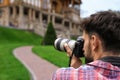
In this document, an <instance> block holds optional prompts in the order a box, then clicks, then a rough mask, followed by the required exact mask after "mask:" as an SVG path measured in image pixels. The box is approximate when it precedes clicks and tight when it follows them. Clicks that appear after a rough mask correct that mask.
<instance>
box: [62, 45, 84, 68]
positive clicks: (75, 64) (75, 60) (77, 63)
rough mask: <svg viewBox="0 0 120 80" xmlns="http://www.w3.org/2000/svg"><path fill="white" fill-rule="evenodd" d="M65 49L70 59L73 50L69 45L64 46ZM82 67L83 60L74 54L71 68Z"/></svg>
mask: <svg viewBox="0 0 120 80" xmlns="http://www.w3.org/2000/svg"><path fill="white" fill-rule="evenodd" d="M64 47H65V49H66V52H67V56H68V57H70V56H71V55H72V50H71V49H70V48H69V46H68V44H67V43H65V44H64ZM80 65H82V61H81V59H80V58H77V57H75V56H74V54H73V56H72V59H71V64H70V67H74V68H78V67H79V66H80Z"/></svg>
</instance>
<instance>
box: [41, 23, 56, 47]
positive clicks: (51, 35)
mask: <svg viewBox="0 0 120 80" xmlns="http://www.w3.org/2000/svg"><path fill="white" fill-rule="evenodd" d="M56 38H57V36H56V32H55V29H54V27H53V24H52V22H50V23H49V24H48V27H47V31H46V33H45V36H44V38H43V41H42V44H43V45H53V44H54V41H55V39H56Z"/></svg>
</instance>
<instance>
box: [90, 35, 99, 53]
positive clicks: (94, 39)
mask: <svg viewBox="0 0 120 80" xmlns="http://www.w3.org/2000/svg"><path fill="white" fill-rule="evenodd" d="M90 39H91V48H92V50H93V51H97V50H98V48H99V38H98V36H97V35H91V38H90Z"/></svg>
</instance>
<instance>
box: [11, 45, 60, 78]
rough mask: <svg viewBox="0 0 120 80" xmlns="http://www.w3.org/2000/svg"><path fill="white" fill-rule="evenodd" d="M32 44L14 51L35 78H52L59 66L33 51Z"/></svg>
mask: <svg viewBox="0 0 120 80" xmlns="http://www.w3.org/2000/svg"><path fill="white" fill-rule="evenodd" d="M31 49H32V46H25V47H19V48H16V49H15V50H14V51H13V53H14V55H15V57H16V58H17V59H18V60H20V61H21V62H22V63H23V64H24V65H25V67H27V69H28V70H29V72H30V73H31V74H32V78H33V80H50V79H51V76H52V74H53V72H55V71H56V70H57V69H58V67H56V66H54V65H53V64H51V63H49V62H47V61H45V60H43V59H41V58H40V57H38V56H37V55H35V54H34V53H32V50H31Z"/></svg>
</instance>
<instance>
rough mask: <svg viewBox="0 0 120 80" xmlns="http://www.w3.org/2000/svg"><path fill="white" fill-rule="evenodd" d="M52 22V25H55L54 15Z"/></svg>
mask: <svg viewBox="0 0 120 80" xmlns="http://www.w3.org/2000/svg"><path fill="white" fill-rule="evenodd" d="M52 23H53V26H55V16H54V15H52Z"/></svg>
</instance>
